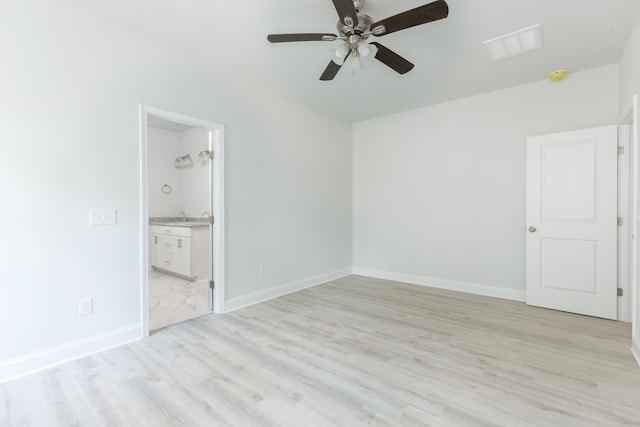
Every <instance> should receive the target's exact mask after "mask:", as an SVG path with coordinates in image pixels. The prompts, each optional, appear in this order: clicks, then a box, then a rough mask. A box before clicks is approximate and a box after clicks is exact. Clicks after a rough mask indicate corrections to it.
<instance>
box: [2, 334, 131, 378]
mask: <svg viewBox="0 0 640 427" xmlns="http://www.w3.org/2000/svg"><path fill="white" fill-rule="evenodd" d="M140 338H142V325H141V324H139V323H138V324H135V325H130V326H125V327H124V328H120V329H114V330H112V331H108V332H105V333H103V334H99V335H94V336H91V337H87V338H82V339H80V340H77V341H72V342H69V343H66V344H62V345H57V346H55V347H50V348H47V349H44V350H41V351H37V352H34V353H29V354H25V355H23V356H19V357H16V358H13V359H9V360H5V361H3V362H1V363H0V383H3V382H5V381H10V380H12V379H15V378H18V377H22V376H25V375H28V374H32V373H34V372H37V371H41V370H43V369H47V368H51V367H52V366H56V365H60V364H62V363H67V362H71V361H73V360H76V359H80V358H82V357H86V356H89V355H92V354H95V353H99V352H101V351H104V350H108V349H110V348H113V347H118V346H120V345H123V344H127V343H129V342H132V341H137V340H139V339H140Z"/></svg>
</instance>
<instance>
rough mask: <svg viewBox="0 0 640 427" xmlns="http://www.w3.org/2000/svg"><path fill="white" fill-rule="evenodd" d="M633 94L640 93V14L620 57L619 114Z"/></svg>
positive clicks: (628, 103)
mask: <svg viewBox="0 0 640 427" xmlns="http://www.w3.org/2000/svg"><path fill="white" fill-rule="evenodd" d="M635 94H640V16H638V19H637V20H636V24H635V26H634V27H633V30H632V32H631V36H630V37H629V41H627V45H626V47H625V49H624V52H623V53H622V58H621V59H620V102H619V112H620V114H623V113H624V112H625V111H626V110H627V109H628V108H629V106H630V105H631V97H632V96H633V95H635Z"/></svg>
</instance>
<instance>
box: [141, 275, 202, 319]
mask: <svg viewBox="0 0 640 427" xmlns="http://www.w3.org/2000/svg"><path fill="white" fill-rule="evenodd" d="M208 313H211V298H210V293H209V282H208V281H207V280H199V281H196V282H189V281H187V280H184V279H181V278H179V277H174V276H171V275H169V274H164V273H161V272H159V271H154V270H150V271H149V330H150V331H153V330H155V329H159V328H163V327H165V326H168V325H173V324H174V323H178V322H182V321H185V320H189V319H193V318H196V317H199V316H202V315H204V314H208Z"/></svg>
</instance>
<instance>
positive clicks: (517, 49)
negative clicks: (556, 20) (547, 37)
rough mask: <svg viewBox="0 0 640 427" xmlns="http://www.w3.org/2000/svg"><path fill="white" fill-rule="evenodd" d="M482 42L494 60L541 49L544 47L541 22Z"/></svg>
mask: <svg viewBox="0 0 640 427" xmlns="http://www.w3.org/2000/svg"><path fill="white" fill-rule="evenodd" d="M482 44H484V45H485V46H486V47H487V50H488V51H489V54H490V55H491V59H492V60H494V61H499V60H501V59H504V58H508V57H510V56H514V55H519V54H521V53H525V52H529V51H531V50H535V49H539V48H541V47H542V34H541V33H540V24H538V25H534V26H533V27H529V28H525V29H523V30H519V31H515V32H513V33H510V34H505V35H504V36H500V37H496V38H495V39H491V40H487V41H486V42H482Z"/></svg>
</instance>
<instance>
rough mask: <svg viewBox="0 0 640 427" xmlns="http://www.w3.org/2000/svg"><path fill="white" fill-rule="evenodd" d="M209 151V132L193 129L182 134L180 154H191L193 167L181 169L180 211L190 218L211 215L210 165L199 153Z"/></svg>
mask: <svg viewBox="0 0 640 427" xmlns="http://www.w3.org/2000/svg"><path fill="white" fill-rule="evenodd" d="M208 149H209V131H207V130H206V129H200V128H192V129H187V130H185V131H184V132H180V150H182V151H180V153H182V154H180V155H181V156H184V155H186V154H189V155H190V156H191V159H192V160H193V167H191V168H188V169H180V170H179V172H180V195H181V203H180V209H179V210H178V211H181V212H184V213H185V215H186V216H188V217H195V218H202V217H203V216H202V213H203V212H208V213H209V214H210V213H211V208H210V204H211V202H210V200H211V194H210V185H209V184H210V179H209V163H208V161H207V162H202V161H201V160H200V158H199V157H198V153H200V152H201V151H206V150H208Z"/></svg>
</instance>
